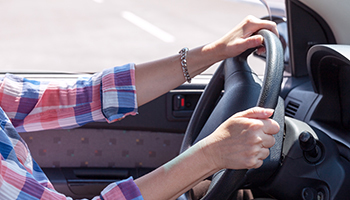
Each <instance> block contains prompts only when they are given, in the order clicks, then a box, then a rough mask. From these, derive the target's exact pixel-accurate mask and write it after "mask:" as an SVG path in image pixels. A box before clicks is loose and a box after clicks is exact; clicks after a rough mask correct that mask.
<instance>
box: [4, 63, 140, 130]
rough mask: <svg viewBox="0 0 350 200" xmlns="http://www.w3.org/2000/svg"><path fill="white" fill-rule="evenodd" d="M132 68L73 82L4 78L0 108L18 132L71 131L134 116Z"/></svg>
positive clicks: (104, 72) (130, 66) (116, 69)
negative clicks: (70, 129) (58, 129)
mask: <svg viewBox="0 0 350 200" xmlns="http://www.w3.org/2000/svg"><path fill="white" fill-rule="evenodd" d="M134 73H135V70H134V64H127V65H124V66H120V67H114V68H110V69H106V70H104V71H103V72H101V73H96V74H94V75H92V76H90V77H81V78H78V79H77V80H76V81H73V82H67V81H40V82H39V81H35V80H28V79H26V78H23V77H18V76H14V75H11V74H6V76H5V77H4V78H3V79H2V80H0V81H1V82H0V106H1V107H2V108H3V109H4V111H5V112H6V114H7V115H8V117H9V118H10V119H11V122H12V124H13V125H14V126H15V127H16V130H17V131H18V132H29V131H39V130H46V129H57V128H73V127H76V126H81V125H84V124H86V123H88V122H93V121H100V120H103V119H105V120H106V121H108V122H114V121H117V120H120V119H122V118H124V117H125V116H127V115H135V114H136V113H137V102H136V91H135V78H134V77H135V76H134Z"/></svg>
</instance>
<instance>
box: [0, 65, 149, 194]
mask: <svg viewBox="0 0 350 200" xmlns="http://www.w3.org/2000/svg"><path fill="white" fill-rule="evenodd" d="M136 105H137V103H136V92H135V80H134V65H133V64H129V65H124V66H121V67H115V68H111V69H107V70H105V71H103V72H102V73H98V74H94V75H93V76H91V77H87V78H79V79H78V80H76V81H75V82H72V83H67V82H54V81H49V82H39V81H33V80H28V79H25V78H21V77H18V76H14V75H10V74H7V75H6V76H5V77H3V78H2V79H1V80H0V157H1V165H0V199H25V200H27V199H43V200H44V199H57V200H58V199H60V200H63V199H67V200H71V198H70V197H66V196H65V195H63V194H60V193H58V192H57V191H56V190H55V189H54V187H53V186H52V184H51V183H50V181H49V180H48V178H47V177H46V175H45V174H44V172H43V171H42V170H41V168H40V167H39V166H38V164H37V163H36V162H35V161H34V160H33V158H32V157H31V154H30V151H29V149H28V146H27V144H26V143H25V142H24V140H22V138H21V137H20V135H19V134H18V131H37V130H44V129H52V128H71V127H74V126H80V125H83V124H85V123H88V122H91V121H100V120H104V119H105V120H107V121H108V122H113V121H116V120H119V119H121V118H123V117H125V116H126V115H130V114H131V115H134V114H136V112H137V106H136ZM108 199H123V200H127V199H133V200H142V199H143V198H142V196H141V193H140V190H139V189H138V187H137V186H136V184H135V183H134V181H133V179H132V178H129V179H126V180H123V181H120V182H115V183H112V184H110V185H109V186H107V187H106V188H105V189H104V190H103V191H102V192H101V195H100V196H97V197H95V198H94V200H108Z"/></svg>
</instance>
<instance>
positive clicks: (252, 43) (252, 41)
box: [244, 35, 264, 49]
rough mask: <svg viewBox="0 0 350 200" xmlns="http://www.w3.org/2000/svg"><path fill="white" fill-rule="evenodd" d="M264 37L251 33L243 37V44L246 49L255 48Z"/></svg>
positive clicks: (260, 43)
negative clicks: (251, 34)
mask: <svg viewBox="0 0 350 200" xmlns="http://www.w3.org/2000/svg"><path fill="white" fill-rule="evenodd" d="M263 41H264V38H263V37H262V36H261V35H253V36H250V37H248V38H246V39H245V42H244V44H245V45H246V47H245V48H246V49H250V48H255V47H258V46H261V45H262V43H263Z"/></svg>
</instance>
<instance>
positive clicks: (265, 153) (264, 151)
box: [252, 148, 270, 169]
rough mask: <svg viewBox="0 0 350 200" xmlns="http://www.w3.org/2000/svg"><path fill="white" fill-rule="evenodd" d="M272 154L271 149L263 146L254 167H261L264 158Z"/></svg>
mask: <svg viewBox="0 0 350 200" xmlns="http://www.w3.org/2000/svg"><path fill="white" fill-rule="evenodd" d="M269 155H270V150H269V149H266V148H263V149H261V151H260V152H259V154H258V155H257V158H256V159H257V161H256V164H255V165H254V166H253V167H252V168H254V169H256V168H259V167H261V165H262V164H263V163H264V160H265V159H266V158H267V157H268V156H269Z"/></svg>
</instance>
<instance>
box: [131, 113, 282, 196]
mask: <svg viewBox="0 0 350 200" xmlns="http://www.w3.org/2000/svg"><path fill="white" fill-rule="evenodd" d="M272 113H273V110H271V109H263V108H253V109H249V110H247V111H244V112H241V113H237V114H236V115H234V116H232V117H231V118H229V119H228V120H227V121H226V122H224V123H223V124H222V125H220V126H219V127H218V129H217V130H216V131H215V132H214V133H213V134H211V135H210V136H208V137H206V138H205V139H203V140H201V141H200V142H198V143H197V144H195V145H194V146H192V147H191V148H190V149H188V150H187V151H185V152H184V153H183V154H180V155H179V156H178V157H176V158H174V159H173V160H171V161H170V162H168V163H166V164H165V165H163V166H162V167H160V168H158V169H156V170H155V171H153V172H151V173H150V174H147V175H145V176H143V177H141V178H139V179H137V180H136V181H135V182H136V184H137V185H138V187H139V188H140V191H141V194H142V196H143V197H144V199H146V200H147V199H152V200H153V199H176V198H177V197H178V196H180V195H181V194H183V193H185V192H186V191H187V190H189V189H190V188H192V187H193V186H194V185H196V184H197V183H198V182H199V181H201V180H203V179H204V178H206V177H208V176H210V175H212V174H214V173H215V172H217V171H219V170H221V169H225V168H228V169H247V168H248V169H249V168H258V167H260V166H261V165H262V163H263V160H264V159H265V158H266V157H267V156H268V155H269V149H268V148H270V147H272V146H273V145H274V142H275V139H274V137H273V136H272V135H273V134H276V133H277V132H278V130H279V126H278V124H277V123H276V122H275V121H273V120H271V119H269V118H268V117H270V116H271V115H272Z"/></svg>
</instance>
